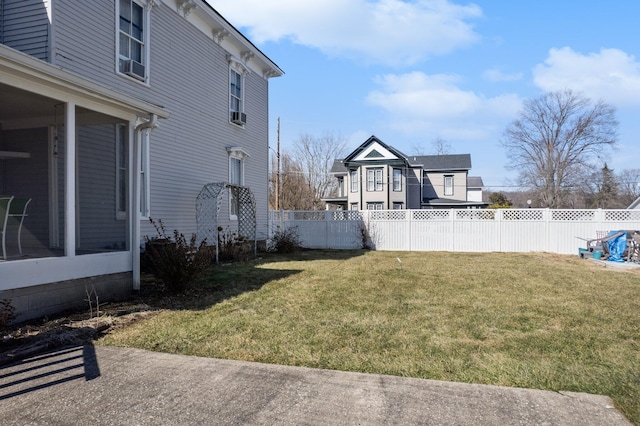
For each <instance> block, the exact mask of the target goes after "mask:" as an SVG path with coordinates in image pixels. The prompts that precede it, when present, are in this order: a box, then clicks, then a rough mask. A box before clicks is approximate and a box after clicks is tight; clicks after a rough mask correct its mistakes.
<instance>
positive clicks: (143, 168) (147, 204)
mask: <svg viewBox="0 0 640 426" xmlns="http://www.w3.org/2000/svg"><path fill="white" fill-rule="evenodd" d="M149 188H150V187H149V130H145V131H144V132H142V133H140V216H141V217H142V218H145V219H148V218H149V210H150V209H151V191H150V190H149Z"/></svg>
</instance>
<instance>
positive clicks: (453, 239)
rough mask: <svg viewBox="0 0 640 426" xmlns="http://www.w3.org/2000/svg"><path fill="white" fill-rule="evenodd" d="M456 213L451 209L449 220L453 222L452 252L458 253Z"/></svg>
mask: <svg viewBox="0 0 640 426" xmlns="http://www.w3.org/2000/svg"><path fill="white" fill-rule="evenodd" d="M455 218H456V211H455V210H454V209H449V220H450V221H451V240H450V242H449V243H450V244H451V249H450V250H451V251H456V223H455Z"/></svg>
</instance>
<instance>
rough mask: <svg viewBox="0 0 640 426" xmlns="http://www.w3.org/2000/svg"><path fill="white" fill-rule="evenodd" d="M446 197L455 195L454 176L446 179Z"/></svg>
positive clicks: (448, 176)
mask: <svg viewBox="0 0 640 426" xmlns="http://www.w3.org/2000/svg"><path fill="white" fill-rule="evenodd" d="M444 195H453V176H452V175H447V176H445V177H444Z"/></svg>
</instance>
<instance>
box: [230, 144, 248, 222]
mask: <svg viewBox="0 0 640 426" xmlns="http://www.w3.org/2000/svg"><path fill="white" fill-rule="evenodd" d="M227 152H228V153H229V183H230V184H231V185H236V186H244V162H245V159H246V158H248V157H249V154H247V152H246V151H245V150H244V149H242V148H237V147H232V148H227ZM239 202H240V200H238V199H237V198H236V197H235V196H234V194H233V191H229V218H230V219H231V220H237V219H238V212H239V210H240V206H239Z"/></svg>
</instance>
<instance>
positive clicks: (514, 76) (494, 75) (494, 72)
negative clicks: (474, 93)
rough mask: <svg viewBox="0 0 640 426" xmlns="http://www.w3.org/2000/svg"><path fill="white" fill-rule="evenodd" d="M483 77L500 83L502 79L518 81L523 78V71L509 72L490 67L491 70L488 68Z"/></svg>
mask: <svg viewBox="0 0 640 426" xmlns="http://www.w3.org/2000/svg"><path fill="white" fill-rule="evenodd" d="M482 77H483V78H484V79H485V80H487V81H491V82H493V83H498V82H501V81H518V80H522V73H521V72H517V73H511V74H507V73H505V72H502V71H500V70H498V69H490V70H486V71H485V72H484V73H483V74H482Z"/></svg>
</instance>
